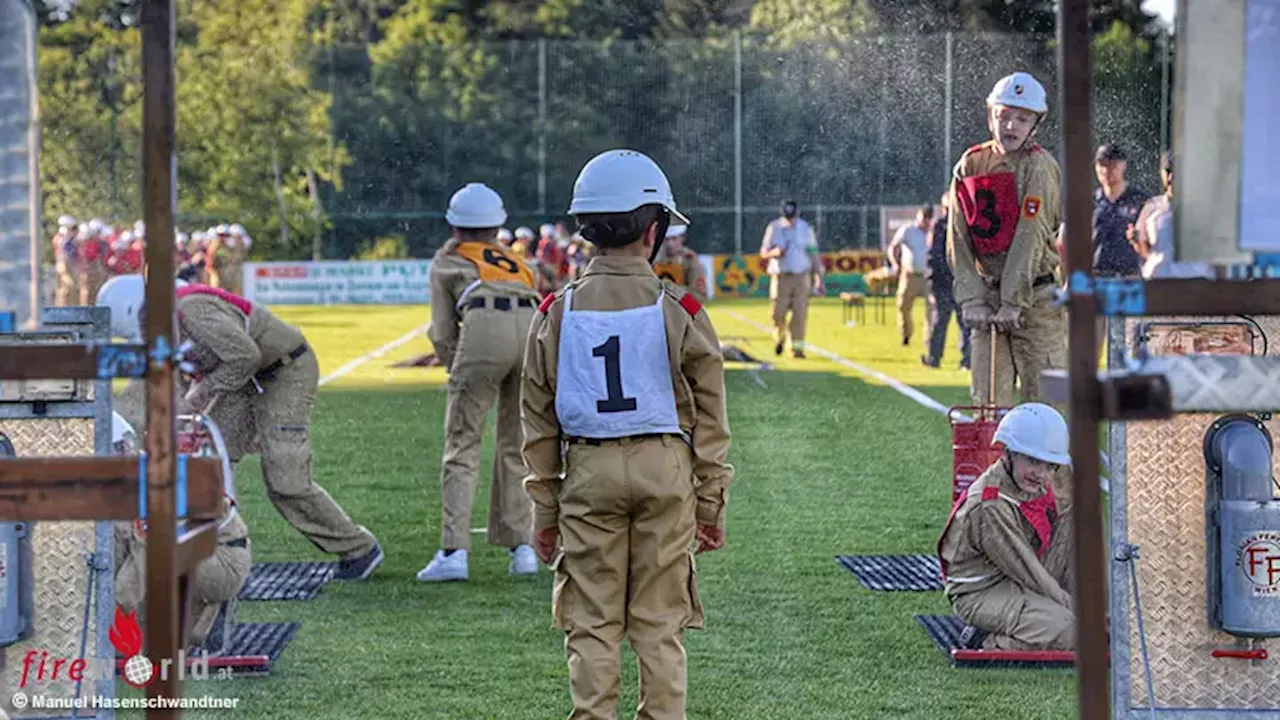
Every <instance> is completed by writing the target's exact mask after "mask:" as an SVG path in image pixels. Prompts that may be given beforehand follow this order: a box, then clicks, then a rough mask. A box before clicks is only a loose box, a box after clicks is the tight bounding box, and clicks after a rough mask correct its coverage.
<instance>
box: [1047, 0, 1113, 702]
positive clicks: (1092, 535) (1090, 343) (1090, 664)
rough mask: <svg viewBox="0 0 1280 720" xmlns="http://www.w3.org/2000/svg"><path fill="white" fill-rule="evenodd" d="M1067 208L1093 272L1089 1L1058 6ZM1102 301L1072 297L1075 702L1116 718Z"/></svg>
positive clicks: (1073, 267) (1072, 263)
mask: <svg viewBox="0 0 1280 720" xmlns="http://www.w3.org/2000/svg"><path fill="white" fill-rule="evenodd" d="M1058 40H1059V44H1058V67H1059V68H1060V92H1059V98H1060V102H1059V103H1058V107H1059V108H1061V110H1060V111H1061V113H1062V141H1063V142H1062V157H1063V174H1062V177H1063V201H1064V202H1063V207H1064V209H1065V218H1064V219H1065V221H1066V234H1067V237H1066V238H1065V239H1064V244H1065V245H1066V261H1067V274H1068V276H1069V277H1071V276H1074V274H1075V273H1077V272H1079V273H1084V274H1085V275H1086V276H1092V273H1093V242H1092V238H1091V237H1090V228H1091V226H1092V220H1093V174H1094V173H1093V77H1092V76H1093V63H1092V48H1091V47H1090V44H1089V42H1090V40H1089V2H1088V0H1060V2H1059V3H1058ZM1095 312H1096V298H1095V297H1094V296H1093V295H1092V294H1088V293H1083V292H1081V293H1075V292H1073V293H1072V295H1071V306H1070V315H1069V319H1068V337H1069V350H1070V353H1069V358H1068V366H1067V367H1068V370H1069V371H1070V372H1069V375H1068V378H1069V379H1070V393H1069V395H1070V427H1071V456H1072V458H1073V460H1074V463H1073V466H1074V467H1073V471H1074V472H1073V474H1074V482H1073V483H1072V485H1073V488H1072V499H1073V504H1074V506H1075V512H1073V513H1072V516H1073V518H1074V524H1075V536H1076V546H1075V557H1073V558H1072V562H1073V563H1074V567H1075V572H1076V587H1075V593H1074V595H1075V597H1074V599H1075V610H1076V653H1077V658H1078V662H1077V663H1076V678H1077V682H1076V701H1077V706H1078V709H1079V716H1080V717H1082V718H1089V719H1090V720H1094V719H1097V720H1101V719H1102V718H1107V717H1110V716H1111V710H1110V707H1111V702H1110V697H1109V687H1110V664H1109V663H1108V662H1107V645H1108V641H1107V600H1108V596H1107V571H1108V569H1109V568H1108V565H1107V562H1106V548H1105V547H1104V544H1103V537H1104V533H1103V526H1102V491H1101V488H1100V487H1099V475H1100V472H1101V468H1100V467H1099V461H1098V434H1099V431H1098V420H1099V407H1098V405H1099V403H1098V390H1097V380H1096V376H1097V371H1098V347H1097V345H1096V344H1095V338H1096V335H1097V329H1096V327H1095V325H1094V319H1095Z"/></svg>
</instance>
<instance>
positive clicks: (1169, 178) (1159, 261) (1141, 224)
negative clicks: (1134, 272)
mask: <svg viewBox="0 0 1280 720" xmlns="http://www.w3.org/2000/svg"><path fill="white" fill-rule="evenodd" d="M1160 179H1161V180H1162V181H1163V183H1164V193H1162V194H1160V195H1157V196H1155V197H1153V198H1151V199H1150V200H1148V201H1147V204H1146V205H1144V206H1143V207H1142V212H1140V213H1139V214H1138V222H1137V223H1135V224H1133V225H1130V226H1129V233H1128V237H1129V243H1130V244H1131V245H1132V246H1133V249H1134V250H1135V251H1136V252H1137V253H1138V257H1140V258H1142V277H1143V279H1145V280H1150V279H1151V278H1186V277H1203V278H1209V279H1213V278H1215V277H1216V274H1215V273H1214V270H1213V266H1212V265H1210V264H1209V263H1206V262H1195V261H1191V260H1184V261H1181V262H1175V261H1174V259H1173V255H1174V249H1173V155H1172V154H1171V153H1169V152H1165V153H1162V154H1161V155H1160Z"/></svg>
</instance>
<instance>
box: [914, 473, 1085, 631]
mask: <svg viewBox="0 0 1280 720" xmlns="http://www.w3.org/2000/svg"><path fill="white" fill-rule="evenodd" d="M987 487H995V488H999V490H1000V494H1001V495H1002V496H1006V497H1007V498H1012V499H1014V500H1017V501H1019V502H1022V501H1026V500H1031V499H1033V498H1032V497H1031V496H1029V495H1027V494H1026V493H1024V492H1022V491H1021V490H1019V489H1018V487H1017V485H1015V484H1014V482H1013V476H1012V475H1010V474H1009V470H1008V469H1007V467H1006V461H1005V460H1004V459H1003V458H1002V459H1000V460H999V461H997V462H996V463H995V464H993V465H992V466H991V467H989V468H987V470H986V472H984V473H983V474H982V476H981V477H979V478H978V479H977V481H975V482H974V483H973V484H972V485H970V486H969V490H968V491H967V493H966V494H965V500H964V504H963V505H961V506H960V509H959V510H958V511H956V513H955V516H954V517H953V518H952V520H951V522H950V523H949V524H948V526H947V529H946V530H944V531H943V535H942V538H941V539H940V540H939V542H938V547H939V553H938V554H939V556H940V557H941V559H942V560H943V561H944V562H945V563H946V564H947V566H948V567H947V578H946V593H947V596H948V597H952V598H955V597H957V596H960V595H965V594H968V593H971V592H976V591H978V590H985V589H986V588H989V587H991V586H993V585H995V584H997V583H999V582H1000V581H1001V580H1002V579H1004V578H1008V579H1010V580H1012V581H1014V582H1016V583H1017V584H1019V585H1021V586H1022V587H1023V588H1025V589H1026V590H1027V591H1029V592H1033V593H1037V594H1039V595H1043V596H1045V597H1047V598H1049V599H1050V600H1053V601H1054V602H1056V603H1058V604H1060V605H1063V606H1064V607H1066V608H1068V609H1070V608H1072V607H1074V604H1073V602H1072V599H1071V595H1070V593H1068V592H1067V591H1066V590H1065V589H1063V587H1062V586H1061V585H1060V584H1059V583H1058V581H1057V580H1056V579H1054V577H1053V576H1052V575H1050V574H1049V572H1048V571H1047V570H1046V569H1045V567H1044V565H1043V564H1042V563H1041V562H1040V559H1039V558H1038V557H1036V551H1035V549H1034V545H1033V544H1032V543H1033V541H1034V539H1035V531H1034V530H1032V529H1031V528H1030V526H1029V524H1028V523H1026V522H1025V521H1024V520H1023V518H1022V514H1021V513H1020V512H1019V511H1018V508H1017V507H1015V506H1014V504H1013V503H1012V502H1009V500H1008V499H1006V497H998V498H995V499H992V500H983V498H982V491H983V489H985V488H987ZM1056 534H1057V527H1056V524H1055V527H1054V535H1056ZM1050 542H1052V540H1050ZM979 578H981V579H980V580H979ZM965 580H967V582H966V581H965Z"/></svg>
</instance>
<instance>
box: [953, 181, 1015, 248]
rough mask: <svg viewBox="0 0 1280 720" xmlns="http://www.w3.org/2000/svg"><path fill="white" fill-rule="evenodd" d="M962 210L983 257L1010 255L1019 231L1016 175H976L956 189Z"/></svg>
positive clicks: (974, 244)
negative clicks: (1014, 236) (1008, 252)
mask: <svg viewBox="0 0 1280 720" xmlns="http://www.w3.org/2000/svg"><path fill="white" fill-rule="evenodd" d="M956 195H957V196H958V199H959V200H960V211H961V212H963V213H964V223H965V225H968V226H969V237H970V238H971V239H972V241H973V250H974V252H976V253H977V254H979V255H994V254H996V253H1002V252H1007V251H1008V250H1009V246H1010V245H1012V244H1013V234H1014V233H1015V232H1016V231H1017V229H1018V215H1019V213H1021V212H1022V206H1021V205H1020V204H1019V202H1018V183H1017V180H1016V179H1015V178H1014V175H1013V173H996V174H993V175H974V176H972V177H967V178H964V179H963V180H961V181H960V184H959V185H957V186H956Z"/></svg>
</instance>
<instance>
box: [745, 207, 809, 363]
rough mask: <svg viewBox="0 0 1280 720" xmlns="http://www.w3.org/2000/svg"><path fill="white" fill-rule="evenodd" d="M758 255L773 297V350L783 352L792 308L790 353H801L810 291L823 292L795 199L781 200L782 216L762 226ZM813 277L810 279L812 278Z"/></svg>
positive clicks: (798, 355) (799, 356)
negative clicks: (763, 262)
mask: <svg viewBox="0 0 1280 720" xmlns="http://www.w3.org/2000/svg"><path fill="white" fill-rule="evenodd" d="M760 257H762V258H764V259H765V260H768V261H769V267H768V273H769V299H770V300H772V301H773V328H774V331H773V340H774V346H773V352H774V354H775V355H781V354H782V348H783V346H784V345H785V344H786V338H787V312H788V311H790V312H791V328H790V329H791V353H792V355H794V356H795V357H796V358H803V357H804V331H805V323H806V321H807V320H808V316H809V295H810V294H811V293H814V292H815V291H816V293H817V294H821V293H822V258H821V257H819V256H818V241H817V238H816V237H815V236H814V234H813V228H812V227H811V226H810V225H809V223H807V222H805V220H804V219H803V218H801V217H798V215H797V208H796V203H795V201H794V200H787V201H786V202H784V203H783V204H782V217H780V218H777V219H775V220H774V221H773V222H771V223H769V227H767V228H765V231H764V241H763V242H761V243H760ZM811 278H812V280H811Z"/></svg>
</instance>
